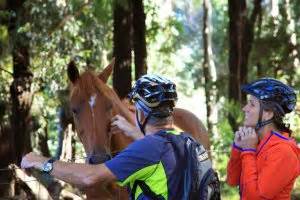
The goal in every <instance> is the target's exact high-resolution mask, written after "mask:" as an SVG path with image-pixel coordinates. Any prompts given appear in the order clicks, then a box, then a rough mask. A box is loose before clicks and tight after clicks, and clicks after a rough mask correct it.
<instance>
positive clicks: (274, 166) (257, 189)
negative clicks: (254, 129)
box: [241, 144, 299, 200]
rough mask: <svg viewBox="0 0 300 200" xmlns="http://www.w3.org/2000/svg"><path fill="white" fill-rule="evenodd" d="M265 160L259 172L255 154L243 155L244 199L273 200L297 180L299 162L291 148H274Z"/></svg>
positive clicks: (284, 146)
mask: <svg viewBox="0 0 300 200" xmlns="http://www.w3.org/2000/svg"><path fill="white" fill-rule="evenodd" d="M263 159H264V160H263V161H262V162H263V163H261V166H262V169H261V170H260V171H259V172H258V169H257V160H256V155H255V153H254V152H249V151H247V152H242V153H241V160H242V176H241V177H242V178H241V187H242V199H251V200H260V199H273V198H274V197H276V196H277V195H278V194H279V193H280V191H282V190H283V189H284V187H286V186H287V185H288V184H289V183H290V182H291V181H292V180H294V179H295V177H296V174H297V166H298V162H299V161H298V159H297V155H295V153H294V152H293V150H292V149H291V147H290V146H288V145H286V144H281V145H277V146H274V147H272V148H271V149H270V150H269V151H268V152H267V156H266V157H265V158H263Z"/></svg>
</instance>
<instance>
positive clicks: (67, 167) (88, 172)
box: [21, 152, 116, 188]
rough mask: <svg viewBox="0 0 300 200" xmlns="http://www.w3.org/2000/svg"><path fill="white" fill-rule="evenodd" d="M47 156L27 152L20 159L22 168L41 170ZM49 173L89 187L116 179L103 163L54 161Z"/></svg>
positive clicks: (80, 185)
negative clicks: (89, 163)
mask: <svg viewBox="0 0 300 200" xmlns="http://www.w3.org/2000/svg"><path fill="white" fill-rule="evenodd" d="M48 159H49V158H46V157H43V156H40V155H38V154H36V153H33V152H31V153H29V154H27V155H25V156H24V157H23V159H22V163H21V167H22V168H25V169H26V168H36V169H39V170H42V168H43V164H44V163H45V162H46V161H47V160H48ZM51 175H52V176H53V177H55V178H57V179H60V180H63V181H65V182H67V183H70V184H74V185H76V186H79V187H83V188H85V187H90V186H93V185H96V184H99V183H103V184H105V183H109V182H113V181H116V177H115V175H114V174H113V173H112V172H111V171H110V170H109V169H108V168H107V167H106V166H105V165H104V164H99V165H88V164H80V163H67V162H62V161H55V162H54V163H53V170H52V171H51Z"/></svg>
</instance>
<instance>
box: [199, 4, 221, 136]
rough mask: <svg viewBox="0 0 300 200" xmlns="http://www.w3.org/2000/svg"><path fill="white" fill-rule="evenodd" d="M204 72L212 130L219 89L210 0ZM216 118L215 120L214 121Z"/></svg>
mask: <svg viewBox="0 0 300 200" xmlns="http://www.w3.org/2000/svg"><path fill="white" fill-rule="evenodd" d="M203 9H204V12H203V29H202V34H203V52H204V55H203V57H204V59H203V74H204V79H205V85H204V88H205V97H206V100H205V101H206V121H207V128H208V132H211V131H212V128H213V122H215V120H214V119H217V117H214V116H213V113H216V112H213V109H214V108H216V106H215V104H216V98H217V90H216V85H215V83H216V79H217V74H216V67H215V63H214V60H213V55H212V46H211V45H212V44H211V43H212V42H211V34H212V26H211V21H210V18H211V3H210V0H203ZM213 118H214V119H213ZM213 120H214V121H213Z"/></svg>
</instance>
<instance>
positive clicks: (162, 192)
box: [21, 75, 184, 200]
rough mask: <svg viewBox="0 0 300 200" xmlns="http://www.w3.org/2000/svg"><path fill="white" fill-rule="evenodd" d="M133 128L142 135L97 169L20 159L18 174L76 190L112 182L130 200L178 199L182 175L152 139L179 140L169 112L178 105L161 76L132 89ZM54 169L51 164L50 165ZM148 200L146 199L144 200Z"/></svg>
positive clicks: (165, 147)
mask: <svg viewBox="0 0 300 200" xmlns="http://www.w3.org/2000/svg"><path fill="white" fill-rule="evenodd" d="M130 97H131V98H132V99H133V100H134V101H135V107H136V123H137V127H138V128H139V129H140V130H141V132H142V133H144V134H145V137H143V138H142V139H139V140H136V141H135V142H134V143H132V144H131V145H129V146H128V148H126V149H125V150H124V151H122V152H121V153H119V155H117V156H116V157H114V158H113V159H111V160H109V161H107V162H105V163H104V164H99V165H86V164H77V163H66V162H61V161H53V160H51V159H50V160H49V158H45V157H43V156H39V155H37V154H35V153H29V154H27V155H26V156H24V157H23V159H22V163H21V166H22V168H31V167H33V168H37V169H39V170H42V171H47V172H48V173H50V174H51V175H53V176H54V177H56V178H58V179H61V180H63V181H65V182H68V183H71V184H75V185H78V186H81V187H90V186H92V185H95V184H98V183H101V182H102V183H107V182H111V181H117V182H118V183H119V184H120V185H121V186H128V187H129V189H130V191H131V197H132V199H139V200H140V199H149V197H150V198H151V199H182V196H183V192H184V191H183V189H184V188H183V187H181V186H182V183H183V181H184V180H183V178H184V177H183V173H182V170H183V169H182V168H181V167H178V164H179V163H180V162H179V158H177V157H176V155H175V152H174V149H173V147H172V144H170V142H169V141H168V140H167V139H165V138H163V137H159V136H158V135H157V134H158V133H159V134H178V133H177V132H175V131H174V129H173V119H172V111H173V107H174V106H175V103H176V100H177V93H176V86H175V84H174V83H172V82H171V81H169V80H168V79H165V78H163V77H160V76H155V75H145V76H142V77H141V78H140V79H139V80H138V81H137V82H136V84H135V86H134V88H133V90H132V92H131V94H130ZM52 163H53V164H52ZM147 197H148V198H147Z"/></svg>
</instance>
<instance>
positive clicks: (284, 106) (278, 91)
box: [242, 78, 297, 129]
mask: <svg viewBox="0 0 300 200" xmlns="http://www.w3.org/2000/svg"><path fill="white" fill-rule="evenodd" d="M242 91H243V92H245V93H247V94H251V95H253V96H255V97H256V98H257V99H259V100H260V105H261V109H260V114H259V120H258V124H257V126H256V128H257V129H258V128H261V127H262V126H264V125H266V124H268V123H270V122H272V121H273V120H272V119H271V120H268V121H267V122H262V121H261V117H262V109H263V108H262V106H263V105H268V107H270V108H272V110H273V112H274V113H275V114H277V115H279V116H281V117H283V116H284V115H285V114H286V113H290V112H292V111H293V110H294V109H295V106H296V102H297V96H296V93H295V91H294V89H293V88H291V87H290V86H288V85H286V84H284V83H282V82H280V81H278V80H276V79H273V78H261V79H258V80H256V81H254V82H252V83H250V84H247V85H244V86H243V87H242Z"/></svg>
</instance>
